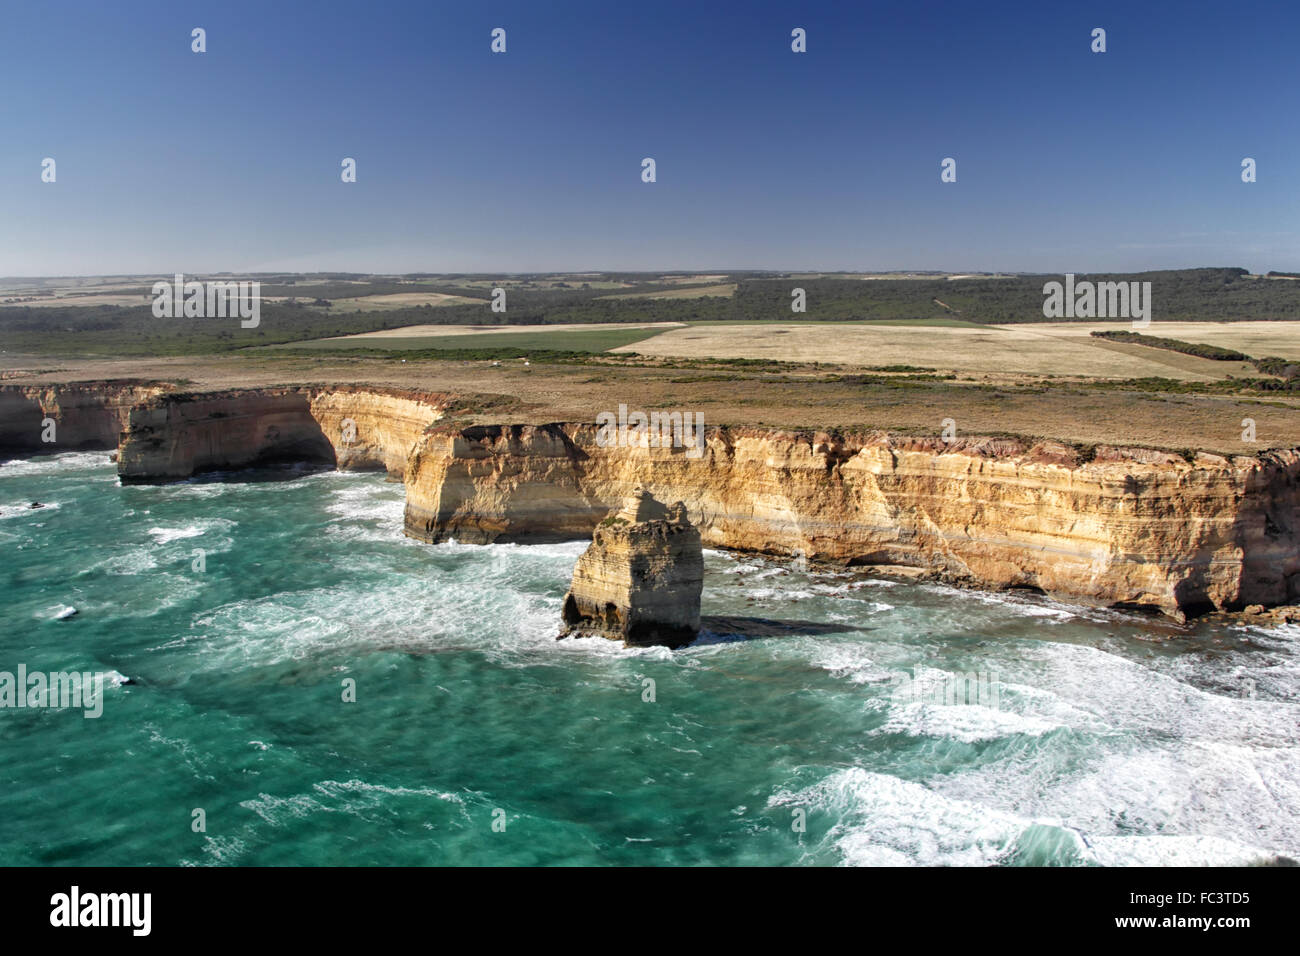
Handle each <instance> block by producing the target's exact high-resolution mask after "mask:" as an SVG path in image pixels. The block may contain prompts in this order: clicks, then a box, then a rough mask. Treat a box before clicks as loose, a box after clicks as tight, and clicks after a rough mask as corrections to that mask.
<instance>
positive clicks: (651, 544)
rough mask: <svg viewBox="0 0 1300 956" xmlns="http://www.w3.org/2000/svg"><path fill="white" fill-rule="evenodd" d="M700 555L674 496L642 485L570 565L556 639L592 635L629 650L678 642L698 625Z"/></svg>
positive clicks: (686, 638)
mask: <svg viewBox="0 0 1300 956" xmlns="http://www.w3.org/2000/svg"><path fill="white" fill-rule="evenodd" d="M703 589H704V553H703V551H702V550H701V547H700V532H699V531H698V530H696V528H695V527H694V526H693V525H692V524H691V523H690V521H689V520H688V519H687V517H686V506H685V505H684V504H682V503H681V502H680V501H679V502H677V504H675V505H673V506H672V507H671V508H669V507H665V506H664V505H663V504H662V503H660V502H658V501H656V500H655V499H654V498H653V497H652V496H651V495H650V494H649V493H648V492H646V491H645V490H643V489H641V488H637V489H636V491H634V492H633V493H632V495H631V496H630V497H629V498H628V499H627V500H626V501H625V502H624V504H623V508H622V510H621V511H619V512H618V513H616V514H613V515H611V516H610V517H608V518H606V519H605V520H604V521H602V522H601V523H600V525H599V526H598V527H597V528H596V532H595V534H594V535H593V536H592V541H591V546H590V547H589V548H587V550H586V551H584V552H583V554H582V557H580V558H578V563H577V564H576V565H575V566H574V568H573V584H572V585H571V586H570V588H569V593H568V594H566V595H565V596H564V612H563V614H564V623H565V625H566V630H565V632H564V634H562V635H561V636H562V637H568V636H571V635H599V636H601V637H607V638H609V639H611V640H621V641H623V642H624V645H625V646H628V647H633V646H635V647H644V646H647V645H652V644H659V645H663V646H666V647H681V646H683V645H685V644H689V643H690V642H691V641H693V640H695V637H696V635H697V634H698V633H699V630H700V592H701V591H703Z"/></svg>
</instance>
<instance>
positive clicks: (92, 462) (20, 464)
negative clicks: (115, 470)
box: [0, 451, 113, 479]
mask: <svg viewBox="0 0 1300 956" xmlns="http://www.w3.org/2000/svg"><path fill="white" fill-rule="evenodd" d="M111 454H112V453H111V452H107V451H68V452H61V453H59V454H55V455H37V456H34V457H32V458H18V459H14V460H12V461H6V462H4V463H3V464H0V479H3V478H30V477H40V476H45V475H58V474H62V473H65V472H75V471H88V470H90V469H95V468H109V467H112V465H113V460H112V458H111V457H109V456H110V455H111Z"/></svg>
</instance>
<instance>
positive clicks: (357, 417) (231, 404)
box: [118, 387, 446, 483]
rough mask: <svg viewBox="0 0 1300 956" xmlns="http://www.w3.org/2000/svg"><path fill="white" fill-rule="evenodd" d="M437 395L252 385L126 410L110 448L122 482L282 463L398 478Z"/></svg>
mask: <svg viewBox="0 0 1300 956" xmlns="http://www.w3.org/2000/svg"><path fill="white" fill-rule="evenodd" d="M445 401H446V399H445V396H441V395H437V394H432V393H419V392H403V391H399V390H396V389H379V388H363V387H356V388H318V387H285V388H260V389H246V390H238V391H227V392H199V393H177V394H169V395H162V396H158V397H156V398H154V399H151V400H149V401H145V402H143V403H141V404H139V405H137V406H136V407H134V408H132V409H131V411H130V415H129V417H128V421H127V427H126V429H125V432H124V433H123V435H122V444H121V447H120V449H119V451H118V474H119V475H120V477H121V479H122V481H123V482H124V483H156V482H166V481H176V480H178V479H182V478H188V477H190V476H191V475H194V474H198V473H200V472H205V471H216V470H224V469H233V468H246V467H249V466H253V465H263V464H269V463H274V462H282V461H295V462H296V461H305V462H315V463H317V464H320V465H321V466H322V467H338V468H351V469H366V468H376V469H377V468H383V469H386V470H387V471H388V473H389V474H390V475H392V476H393V477H395V478H396V477H401V476H402V474H403V473H404V471H405V469H406V463H407V459H408V458H409V457H410V454H411V451H412V449H413V448H414V447H415V445H416V443H417V441H418V440H419V438H420V437H421V435H422V434H423V432H424V429H425V428H427V427H428V426H429V425H430V424H432V423H433V422H435V421H437V420H438V419H439V418H441V417H442V411H443V408H444V407H445Z"/></svg>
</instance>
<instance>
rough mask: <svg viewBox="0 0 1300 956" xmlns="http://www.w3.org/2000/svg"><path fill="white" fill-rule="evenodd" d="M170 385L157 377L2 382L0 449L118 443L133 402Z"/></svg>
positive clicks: (62, 448) (45, 450)
mask: <svg viewBox="0 0 1300 956" xmlns="http://www.w3.org/2000/svg"><path fill="white" fill-rule="evenodd" d="M167 387H168V386H164V385H161V384H159V383H156V382H74V383H72V384H68V385H57V386H55V385H0V454H2V453H4V452H10V453H19V452H22V453H28V454H30V453H34V452H39V453H42V454H48V453H53V452H59V451H77V450H79V449H90V448H116V447H117V443H118V436H119V435H120V434H121V432H122V430H123V429H124V428H125V427H126V420H127V416H128V415H129V413H130V411H131V408H132V407H133V406H135V405H137V404H139V403H140V402H143V401H146V400H147V399H149V398H152V397H154V396H157V395H162V394H164V392H165V391H166V388H167ZM46 419H51V420H53V422H54V430H53V438H54V441H53V442H46V441H43V440H42V435H43V434H45V433H46V432H47V429H46V428H45V426H44V425H42V422H44V421H45V420H46Z"/></svg>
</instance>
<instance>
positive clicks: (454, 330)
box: [322, 306, 684, 341]
mask: <svg viewBox="0 0 1300 956" xmlns="http://www.w3.org/2000/svg"><path fill="white" fill-rule="evenodd" d="M484 308H485V309H486V306H484ZM683 327H684V323H682V322H642V323H640V324H626V323H623V322H560V323H556V324H555V325H404V326H402V327H401V328H400V329H383V330H382V331H379V332H361V333H358V334H357V335H338V336H333V337H331V338H330V339H323V340H322V341H337V340H340V339H415V338H442V337H443V336H448V335H510V334H513V333H521V332H522V333H526V334H529V335H536V334H537V333H538V332H564V331H568V330H578V331H587V330H591V331H595V330H597V329H622V330H628V329H656V328H662V329H675V328H683Z"/></svg>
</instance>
